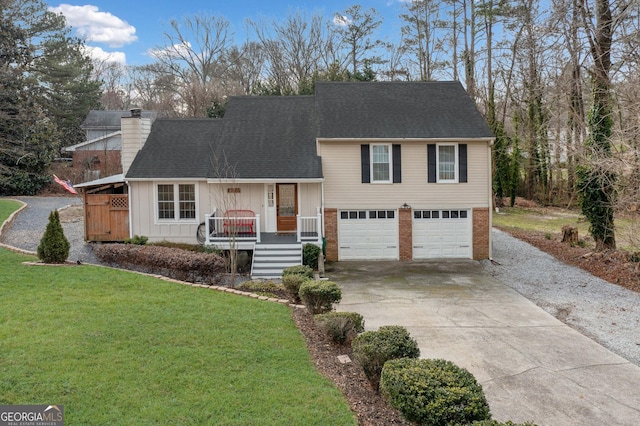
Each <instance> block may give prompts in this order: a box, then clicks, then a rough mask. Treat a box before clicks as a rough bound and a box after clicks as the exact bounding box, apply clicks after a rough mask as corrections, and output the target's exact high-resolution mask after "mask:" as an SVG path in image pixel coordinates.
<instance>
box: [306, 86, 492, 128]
mask: <svg viewBox="0 0 640 426" xmlns="http://www.w3.org/2000/svg"><path fill="white" fill-rule="evenodd" d="M315 93H316V112H317V114H318V117H319V127H320V130H319V137H321V138H484V137H489V138H491V137H493V134H492V133H491V130H490V129H489V127H488V126H487V124H486V122H485V120H484V118H483V117H482V116H481V115H480V112H479V111H478V110H477V108H476V107H475V105H474V104H473V102H472V101H471V99H470V98H469V95H467V93H466V91H465V90H464V88H463V87H462V85H461V84H460V83H459V82H455V81H451V82H437V81H434V82H372V83H363V82H359V83H340V82H317V83H316V87H315Z"/></svg>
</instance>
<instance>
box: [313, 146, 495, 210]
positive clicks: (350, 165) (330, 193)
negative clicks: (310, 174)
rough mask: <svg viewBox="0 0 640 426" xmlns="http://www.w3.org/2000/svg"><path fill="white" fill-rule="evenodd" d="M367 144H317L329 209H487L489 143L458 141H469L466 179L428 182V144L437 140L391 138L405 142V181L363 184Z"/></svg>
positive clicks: (402, 151) (403, 175) (326, 202)
mask: <svg viewBox="0 0 640 426" xmlns="http://www.w3.org/2000/svg"><path fill="white" fill-rule="evenodd" d="M364 143H367V141H366V140H361V141H333V140H332V141H319V142H318V155H320V156H321V157H322V171H323V174H324V179H325V181H324V192H325V194H324V200H325V208H338V209H345V208H350V209H351V208H353V209H360V208H362V209H367V208H388V209H397V208H399V207H400V206H401V205H403V204H404V203H407V204H409V205H410V206H411V207H413V208H418V209H419V208H427V207H437V208H460V207H469V208H473V207H487V205H488V203H489V184H488V182H489V179H490V177H489V166H488V164H489V153H490V150H489V149H488V145H487V142H486V141H478V142H476V141H469V140H462V141H460V142H458V143H465V144H467V167H468V182H466V183H427V145H428V144H434V143H438V141H435V140H428V141H426V140H425V141H401V142H398V141H395V140H394V141H393V142H389V143H394V144H397V143H401V146H402V148H401V158H402V182H401V183H362V177H361V166H360V165H361V162H360V155H361V154H360V145H362V144H364ZM372 143H386V142H380V141H375V142H372ZM443 143H455V141H446V142H443Z"/></svg>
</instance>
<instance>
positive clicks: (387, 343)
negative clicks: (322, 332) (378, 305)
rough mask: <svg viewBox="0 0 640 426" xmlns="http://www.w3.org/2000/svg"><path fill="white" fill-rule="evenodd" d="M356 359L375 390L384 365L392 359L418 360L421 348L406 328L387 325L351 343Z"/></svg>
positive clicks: (363, 334) (360, 336)
mask: <svg viewBox="0 0 640 426" xmlns="http://www.w3.org/2000/svg"><path fill="white" fill-rule="evenodd" d="M351 347H352V349H353V357H354V359H355V360H356V361H357V362H358V363H359V364H360V365H361V366H362V369H363V370H364V374H365V375H366V376H367V378H368V379H369V382H371V385H372V386H373V388H374V389H376V390H377V389H378V384H379V383H380V374H381V373H382V367H383V366H384V363H385V362H387V361H389V360H390V359H397V358H418V357H419V356H420V348H419V347H418V342H416V341H415V339H413V338H412V337H411V336H410V335H409V332H408V331H407V329H406V328H404V327H402V326H399V325H385V326H382V327H380V328H379V329H378V330H377V331H367V332H365V333H362V334H361V335H359V336H358V337H356V338H355V339H353V342H352V343H351Z"/></svg>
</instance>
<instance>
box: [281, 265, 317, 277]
mask: <svg viewBox="0 0 640 426" xmlns="http://www.w3.org/2000/svg"><path fill="white" fill-rule="evenodd" d="M287 275H302V276H303V277H307V278H313V269H311V268H309V267H308V266H307V265H296V266H290V267H288V268H285V269H284V270H283V271H282V276H283V277H285V276H287Z"/></svg>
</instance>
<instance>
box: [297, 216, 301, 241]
mask: <svg viewBox="0 0 640 426" xmlns="http://www.w3.org/2000/svg"><path fill="white" fill-rule="evenodd" d="M301 224H302V222H301V221H300V214H297V215H296V241H297V242H300V241H302V233H301V232H300V228H301V226H300V225H301Z"/></svg>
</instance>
